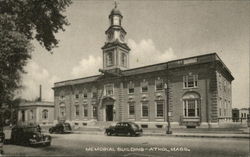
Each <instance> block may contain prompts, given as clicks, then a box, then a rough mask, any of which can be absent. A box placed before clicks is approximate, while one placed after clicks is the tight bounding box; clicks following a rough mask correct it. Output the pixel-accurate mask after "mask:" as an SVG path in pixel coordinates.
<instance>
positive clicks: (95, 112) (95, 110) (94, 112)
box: [93, 106, 97, 118]
mask: <svg viewBox="0 0 250 157" xmlns="http://www.w3.org/2000/svg"><path fill="white" fill-rule="evenodd" d="M93 117H94V118H97V106H93Z"/></svg>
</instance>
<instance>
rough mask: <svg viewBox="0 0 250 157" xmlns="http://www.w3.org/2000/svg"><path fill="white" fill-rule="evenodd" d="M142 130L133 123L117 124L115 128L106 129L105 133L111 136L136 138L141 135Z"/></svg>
mask: <svg viewBox="0 0 250 157" xmlns="http://www.w3.org/2000/svg"><path fill="white" fill-rule="evenodd" d="M142 132H143V130H142V129H141V128H140V127H139V126H138V125H137V124H136V123H133V122H118V123H117V124H116V125H115V126H110V127H109V128H107V129H106V131H105V133H106V134H107V135H108V136H111V135H128V136H136V135H141V134H142Z"/></svg>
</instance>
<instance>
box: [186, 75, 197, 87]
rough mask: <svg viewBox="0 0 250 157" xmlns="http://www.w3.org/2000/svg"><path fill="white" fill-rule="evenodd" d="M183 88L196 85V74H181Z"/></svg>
mask: <svg viewBox="0 0 250 157" xmlns="http://www.w3.org/2000/svg"><path fill="white" fill-rule="evenodd" d="M183 86H184V88H193V87H197V86H198V75H187V76H183Z"/></svg>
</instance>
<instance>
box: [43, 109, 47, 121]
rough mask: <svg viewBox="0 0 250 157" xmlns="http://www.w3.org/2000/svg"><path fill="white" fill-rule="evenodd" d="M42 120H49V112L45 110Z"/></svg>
mask: <svg viewBox="0 0 250 157" xmlns="http://www.w3.org/2000/svg"><path fill="white" fill-rule="evenodd" d="M42 119H48V110H46V109H45V110H43V112H42Z"/></svg>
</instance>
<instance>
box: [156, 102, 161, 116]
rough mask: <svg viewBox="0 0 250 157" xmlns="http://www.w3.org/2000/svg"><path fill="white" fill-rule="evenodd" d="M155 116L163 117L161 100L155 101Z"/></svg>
mask: <svg viewBox="0 0 250 157" xmlns="http://www.w3.org/2000/svg"><path fill="white" fill-rule="evenodd" d="M156 116H157V117H163V102H157V103H156Z"/></svg>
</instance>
